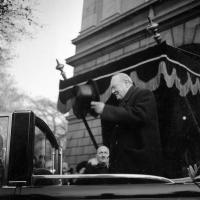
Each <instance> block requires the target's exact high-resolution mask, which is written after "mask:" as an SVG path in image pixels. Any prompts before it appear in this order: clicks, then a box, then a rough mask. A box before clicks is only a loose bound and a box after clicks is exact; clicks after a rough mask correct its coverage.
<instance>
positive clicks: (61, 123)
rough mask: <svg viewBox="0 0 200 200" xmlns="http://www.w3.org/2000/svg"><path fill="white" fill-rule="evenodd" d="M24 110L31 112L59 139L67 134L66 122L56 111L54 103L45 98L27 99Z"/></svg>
mask: <svg viewBox="0 0 200 200" xmlns="http://www.w3.org/2000/svg"><path fill="white" fill-rule="evenodd" d="M25 107H26V108H28V109H31V110H33V112H34V113H36V114H37V115H38V116H39V117H41V118H42V119H43V120H44V121H45V122H46V123H47V124H48V125H49V127H50V128H51V129H52V131H53V133H54V134H55V135H56V136H57V137H59V136H62V135H64V134H65V133H66V132H67V127H68V122H67V120H66V119H65V117H64V115H63V114H61V113H60V112H58V111H57V108H56V103H54V102H52V101H51V100H49V99H47V98H40V99H32V98H29V97H27V100H26V106H25Z"/></svg>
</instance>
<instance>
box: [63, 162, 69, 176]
mask: <svg viewBox="0 0 200 200" xmlns="http://www.w3.org/2000/svg"><path fill="white" fill-rule="evenodd" d="M62 170H63V174H67V173H68V171H69V166H68V164H67V163H66V162H64V163H63V166H62Z"/></svg>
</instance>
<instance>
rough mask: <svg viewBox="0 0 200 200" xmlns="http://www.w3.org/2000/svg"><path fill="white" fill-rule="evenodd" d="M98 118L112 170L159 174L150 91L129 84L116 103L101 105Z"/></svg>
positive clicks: (155, 119) (155, 120) (157, 136)
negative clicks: (102, 107)
mask: <svg viewBox="0 0 200 200" xmlns="http://www.w3.org/2000/svg"><path fill="white" fill-rule="evenodd" d="M101 120H102V132H103V141H104V144H105V145H107V146H108V147H109V148H110V170H111V172H112V173H136V174H152V175H161V173H162V169H161V164H162V156H161V155H162V152H161V142H160V134H159V127H158V116H157V108H156V101H155V98H154V95H153V93H152V92H151V91H149V90H146V89H140V88H137V87H134V86H132V87H131V88H130V89H129V90H128V92H127V93H126V95H125V96H124V98H123V99H122V101H121V103H120V104H119V105H118V106H113V105H108V104H106V105H105V107H104V110H103V113H102V114H101Z"/></svg>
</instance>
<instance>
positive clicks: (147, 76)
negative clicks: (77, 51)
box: [57, 42, 200, 113]
mask: <svg viewBox="0 0 200 200" xmlns="http://www.w3.org/2000/svg"><path fill="white" fill-rule="evenodd" d="M198 59H199V58H198ZM198 59H194V55H191V54H190V53H189V52H186V51H183V50H180V49H177V48H174V47H172V46H169V45H167V44H166V43H165V42H163V43H162V44H160V45H155V46H153V47H150V48H148V49H146V50H144V51H141V52H138V53H136V54H134V55H131V56H129V57H126V58H123V59H121V60H120V61H116V62H113V63H111V64H108V65H105V66H103V67H100V68H98V69H95V70H92V71H89V72H87V73H84V74H81V75H78V76H75V77H72V78H70V79H67V80H60V84H59V97H58V102H57V108H58V110H59V111H60V112H62V113H66V112H69V110H70V109H71V98H72V97H73V95H72V88H73V87H74V85H80V84H85V83H86V82H87V81H88V80H90V79H93V80H95V81H96V83H97V85H98V88H99V92H100V98H101V101H104V102H105V101H106V100H107V99H108V98H109V96H110V89H109V84H110V78H111V76H112V75H113V74H115V73H118V72H123V73H127V74H129V75H130V76H131V78H132V79H133V81H134V83H135V85H136V86H139V87H143V88H148V89H150V90H151V91H154V90H156V89H157V88H158V87H159V85H160V79H161V76H163V78H164V80H165V82H166V85H167V87H169V88H171V87H173V86H174V85H175V86H176V88H177V89H178V90H179V94H180V96H186V95H187V94H188V93H189V92H191V93H192V94H193V95H196V94H197V93H198V92H200V62H199V61H198Z"/></svg>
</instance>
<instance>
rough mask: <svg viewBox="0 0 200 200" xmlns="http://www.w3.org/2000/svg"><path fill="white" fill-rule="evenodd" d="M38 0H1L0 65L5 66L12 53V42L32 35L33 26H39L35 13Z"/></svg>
mask: <svg viewBox="0 0 200 200" xmlns="http://www.w3.org/2000/svg"><path fill="white" fill-rule="evenodd" d="M37 2H38V1H37V0H0V66H1V67H2V66H4V65H5V64H6V63H7V62H8V61H9V60H10V59H12V57H13V55H11V52H12V51H11V49H12V46H11V45H12V43H13V42H14V41H16V40H19V39H21V38H22V36H25V35H29V36H31V32H32V30H31V27H35V26H39V24H38V23H36V19H35V17H34V16H35V15H34V11H35V10H34V6H35V5H36V4H37Z"/></svg>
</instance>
